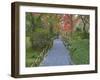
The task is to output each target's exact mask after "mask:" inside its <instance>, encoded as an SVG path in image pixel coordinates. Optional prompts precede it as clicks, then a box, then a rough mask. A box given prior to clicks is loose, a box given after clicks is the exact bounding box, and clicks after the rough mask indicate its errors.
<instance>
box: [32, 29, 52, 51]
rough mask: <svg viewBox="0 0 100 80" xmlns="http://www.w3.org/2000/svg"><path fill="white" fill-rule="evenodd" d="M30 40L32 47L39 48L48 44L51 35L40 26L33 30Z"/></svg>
mask: <svg viewBox="0 0 100 80" xmlns="http://www.w3.org/2000/svg"><path fill="white" fill-rule="evenodd" d="M31 40H32V46H33V48H34V49H37V50H40V49H43V48H45V47H46V46H49V43H50V42H51V36H50V34H49V32H48V31H47V30H44V29H41V28H40V29H36V30H35V31H34V32H33V35H32V37H31Z"/></svg>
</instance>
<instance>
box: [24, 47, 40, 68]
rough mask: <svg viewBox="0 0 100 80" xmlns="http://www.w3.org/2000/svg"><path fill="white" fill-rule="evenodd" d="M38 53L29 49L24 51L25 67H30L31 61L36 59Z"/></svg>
mask: <svg viewBox="0 0 100 80" xmlns="http://www.w3.org/2000/svg"><path fill="white" fill-rule="evenodd" d="M38 54H39V52H37V51H34V50H33V49H31V48H29V49H27V50H26V67H30V66H31V65H32V63H33V61H34V60H35V59H36V58H37V57H38Z"/></svg>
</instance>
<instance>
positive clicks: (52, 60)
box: [40, 38, 72, 66]
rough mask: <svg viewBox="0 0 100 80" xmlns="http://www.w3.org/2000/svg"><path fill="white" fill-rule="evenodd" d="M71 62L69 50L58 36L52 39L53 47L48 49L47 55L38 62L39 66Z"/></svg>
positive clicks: (69, 63)
mask: <svg viewBox="0 0 100 80" xmlns="http://www.w3.org/2000/svg"><path fill="white" fill-rule="evenodd" d="M71 64H72V61H71V58H70V55H69V51H68V49H66V47H65V45H64V44H63V41H62V40H61V38H58V39H55V40H54V42H53V47H52V48H51V49H50V50H49V51H48V53H47V55H46V56H45V57H44V59H43V61H42V62H41V63H40V66H61V65H71Z"/></svg>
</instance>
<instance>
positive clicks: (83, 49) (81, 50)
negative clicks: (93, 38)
mask: <svg viewBox="0 0 100 80" xmlns="http://www.w3.org/2000/svg"><path fill="white" fill-rule="evenodd" d="M69 50H70V54H71V58H72V61H73V62H74V63H75V64H89V40H88V39H80V40H71V41H70V46H69Z"/></svg>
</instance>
